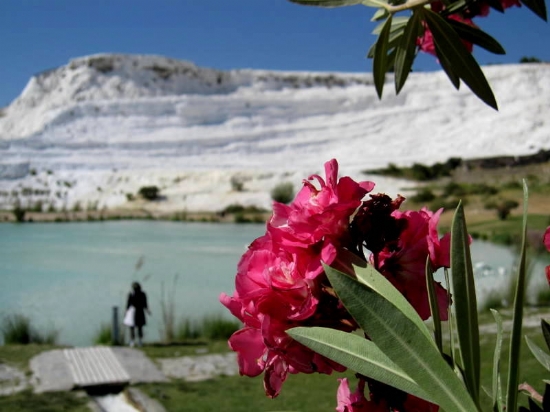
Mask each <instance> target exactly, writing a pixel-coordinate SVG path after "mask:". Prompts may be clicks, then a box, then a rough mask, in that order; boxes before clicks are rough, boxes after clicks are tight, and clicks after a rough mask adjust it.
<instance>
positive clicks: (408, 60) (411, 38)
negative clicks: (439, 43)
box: [395, 10, 422, 94]
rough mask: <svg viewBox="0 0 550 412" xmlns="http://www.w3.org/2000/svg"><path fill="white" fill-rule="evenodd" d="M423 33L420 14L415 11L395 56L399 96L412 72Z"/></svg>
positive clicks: (396, 88)
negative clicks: (419, 38)
mask: <svg viewBox="0 0 550 412" xmlns="http://www.w3.org/2000/svg"><path fill="white" fill-rule="evenodd" d="M421 31H422V21H421V19H420V13H417V12H415V11H414V10H413V14H412V16H411V18H410V19H409V20H408V22H407V25H406V26H405V31H404V33H403V37H401V40H400V42H399V43H398V45H397V52H396V55H395V91H396V93H397V94H399V92H400V91H401V89H402V88H403V85H404V84H405V82H406V81H407V77H408V76H409V73H410V72H411V68H412V64H413V62H414V58H415V56H416V39H417V38H418V36H419V35H420V33H421Z"/></svg>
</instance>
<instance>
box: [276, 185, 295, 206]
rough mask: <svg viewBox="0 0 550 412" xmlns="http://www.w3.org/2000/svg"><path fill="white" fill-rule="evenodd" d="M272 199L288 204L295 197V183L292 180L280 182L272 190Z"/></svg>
mask: <svg viewBox="0 0 550 412" xmlns="http://www.w3.org/2000/svg"><path fill="white" fill-rule="evenodd" d="M271 199H273V200H274V201H276V202H279V203H284V204H288V203H290V202H292V199H294V185H293V184H292V183H290V182H283V183H279V184H278V185H277V186H275V187H274V188H273V189H272V190H271Z"/></svg>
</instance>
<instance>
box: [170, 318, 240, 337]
mask: <svg viewBox="0 0 550 412" xmlns="http://www.w3.org/2000/svg"><path fill="white" fill-rule="evenodd" d="M240 327H241V324H240V322H238V321H236V320H230V319H227V318H225V317H224V316H222V315H221V314H216V315H207V316H204V317H203V318H202V319H201V320H200V321H193V320H191V319H187V318H186V319H182V320H181V321H180V323H179V325H178V329H177V331H176V337H177V339H178V341H180V342H182V341H190V340H191V341H192V340H195V339H205V340H213V341H216V340H227V339H229V337H230V336H231V335H232V334H233V333H234V332H236V331H237V330H238V329H240Z"/></svg>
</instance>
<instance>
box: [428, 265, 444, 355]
mask: <svg viewBox="0 0 550 412" xmlns="http://www.w3.org/2000/svg"><path fill="white" fill-rule="evenodd" d="M426 288H427V289H428V299H429V302H430V313H431V314H432V321H433V324H434V340H435V344H436V345H437V349H439V352H440V353H443V333H442V331H441V316H440V315H439V304H438V302H437V294H436V292H435V286H434V277H433V268H432V263H431V261H430V256H428V257H427V258H426ZM449 302H450V301H449Z"/></svg>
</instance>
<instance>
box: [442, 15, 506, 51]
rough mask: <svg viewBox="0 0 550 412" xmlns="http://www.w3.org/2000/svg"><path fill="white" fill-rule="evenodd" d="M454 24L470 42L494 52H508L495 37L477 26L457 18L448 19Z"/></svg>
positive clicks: (460, 33) (456, 29)
mask: <svg viewBox="0 0 550 412" xmlns="http://www.w3.org/2000/svg"><path fill="white" fill-rule="evenodd" d="M447 22H448V23H449V24H450V25H451V26H453V28H454V29H455V31H456V32H457V34H458V36H459V37H460V38H462V39H464V40H466V41H469V42H470V43H473V44H477V45H478V46H479V47H482V48H484V49H485V50H487V51H490V52H491V53H494V54H506V50H504V48H503V47H502V46H501V45H500V43H499V42H498V41H496V40H495V38H494V37H492V36H490V35H488V34H487V33H485V32H484V31H482V30H480V29H478V28H477V27H472V26H470V25H468V24H464V23H461V22H459V21H456V20H450V19H449V20H447Z"/></svg>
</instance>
